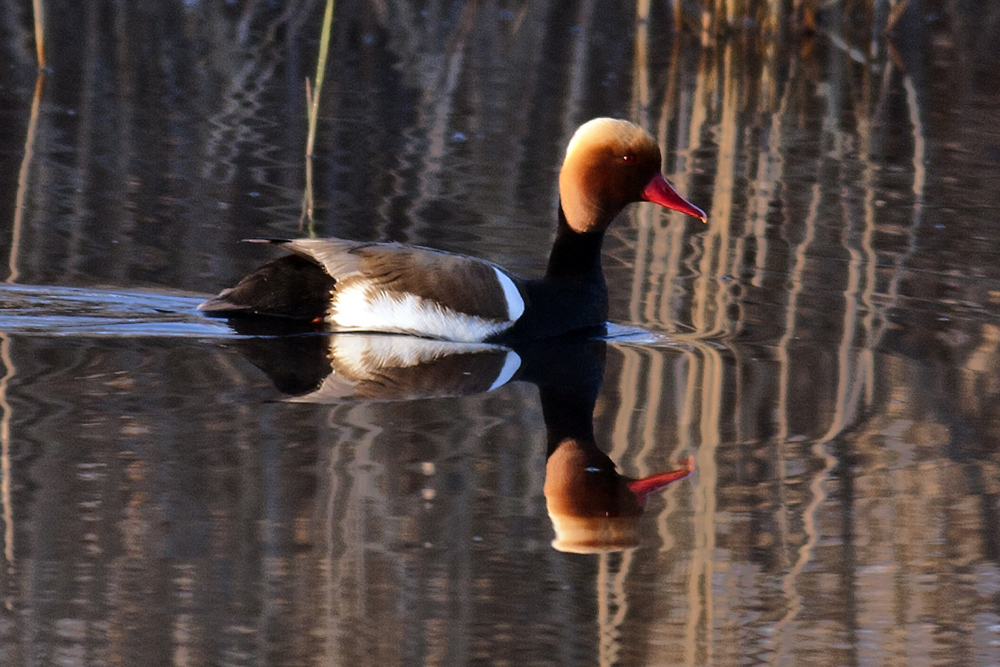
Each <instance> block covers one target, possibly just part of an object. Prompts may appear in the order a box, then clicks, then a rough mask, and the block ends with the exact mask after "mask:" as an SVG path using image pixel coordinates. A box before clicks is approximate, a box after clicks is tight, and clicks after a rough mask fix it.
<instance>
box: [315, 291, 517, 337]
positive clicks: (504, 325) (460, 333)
mask: <svg viewBox="0 0 1000 667" xmlns="http://www.w3.org/2000/svg"><path fill="white" fill-rule="evenodd" d="M504 278H505V279H506V280H507V281H508V282H510V283H511V285H510V286H511V289H514V291H515V292H516V291H517V290H516V289H515V288H514V284H513V282H511V281H510V278H507V277H506V276H504ZM501 284H503V281H501ZM506 291H507V288H506V286H505V287H504V292H505V293H506ZM518 301H520V303H521V310H522V311H523V310H524V302H523V301H521V299H520V295H518ZM513 305H516V304H513ZM513 305H512V304H510V303H509V299H508V308H509V309H510V308H512V307H513ZM327 321H329V322H330V323H331V324H333V325H334V326H335V327H336V328H337V329H340V330H343V331H382V332H392V333H405V334H413V335H415V336H426V337H429V338H440V339H442V340H451V341H457V342H461V343H478V342H480V341H483V340H485V339H486V338H488V337H490V336H492V335H494V334H498V333H500V332H501V331H503V330H505V329H508V328H510V326H511V325H512V324H513V322H511V321H499V320H489V319H486V318H483V317H476V316H474V315H466V314H464V313H459V312H457V311H455V310H452V309H451V308H445V307H444V306H442V305H441V304H439V303H436V302H434V301H430V300H428V299H422V298H420V297H419V296H416V295H413V294H393V293H390V292H376V293H374V294H373V293H372V290H371V288H370V287H368V286H366V285H363V284H355V285H347V286H346V287H345V288H344V289H343V290H338V291H335V292H334V295H333V304H332V305H331V306H330V314H329V315H328V316H327Z"/></svg>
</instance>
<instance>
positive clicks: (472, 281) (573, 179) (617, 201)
mask: <svg viewBox="0 0 1000 667" xmlns="http://www.w3.org/2000/svg"><path fill="white" fill-rule="evenodd" d="M659 170H660V151H659V147H658V146H657V144H656V142H655V140H654V139H653V138H652V137H651V136H650V135H649V134H648V133H647V132H645V131H644V130H642V129H640V128H639V127H637V126H635V125H633V124H632V123H629V122H627V121H618V120H612V119H607V118H601V119H596V120H593V121H590V122H589V123H586V124H585V125H583V126H582V127H581V128H580V129H579V130H578V131H577V133H576V134H575V135H574V137H573V139H572V141H570V144H569V147H568V148H567V151H566V160H565V161H564V163H563V169H562V171H561V173H560V178H559V185H560V207H559V226H558V229H557V231H556V238H555V241H554V242H553V246H552V253H551V255H550V257H549V264H548V268H547V270H546V273H545V276H544V277H542V278H541V279H538V280H523V279H521V278H519V277H517V276H515V275H513V274H511V273H509V272H507V271H506V270H505V269H503V268H502V267H500V266H498V265H496V264H493V263H492V262H488V261H486V260H483V259H478V258H475V257H468V256H464V255H456V254H453V253H447V252H443V251H440V250H432V249H429V248H421V247H417V246H406V245H400V244H396V243H360V242H356V241H345V240H341V239H296V240H290V241H286V240H267V241H264V242H268V243H274V244H277V245H280V246H281V247H283V248H284V249H286V250H288V251H290V252H291V253H292V254H291V255H290V256H287V257H282V258H280V259H277V260H274V261H272V262H270V263H268V264H266V265H264V266H263V267H261V268H260V269H258V270H257V271H255V272H254V273H251V274H250V275H248V276H247V277H246V278H244V279H243V280H242V281H240V283H239V284H237V285H236V286H235V287H233V288H231V289H227V290H225V291H223V292H222V293H221V294H219V296H217V297H215V298H214V299H210V300H209V301H206V302H205V303H203V304H202V305H201V310H204V311H207V312H210V313H214V314H219V315H223V316H230V315H242V314H252V315H273V316H282V317H294V318H301V319H305V320H310V321H324V322H325V323H326V325H327V326H328V327H329V328H330V329H332V330H335V331H369V332H387V333H402V334H411V335H416V336H424V337H428V338H440V339H445V340H454V341H462V342H479V341H486V340H498V339H542V338H552V337H555V336H560V335H563V334H567V333H570V332H574V331H579V330H582V329H587V328H592V327H598V326H602V325H603V324H604V323H605V321H606V319H607V314H608V313H607V310H608V306H607V304H608V297H607V287H606V284H605V282H604V273H603V271H602V269H601V242H602V240H603V238H604V232H605V230H606V229H607V226H608V225H609V224H610V223H611V221H612V220H613V219H614V217H615V216H616V215H617V214H618V213H619V212H620V211H621V210H622V208H624V207H625V206H626V205H627V204H629V203H631V202H634V201H642V200H645V201H651V202H654V203H657V204H660V205H661V206H664V207H666V208H672V209H675V210H679V211H682V212H684V213H687V214H689V215H693V216H696V217H699V218H701V219H702V220H704V219H705V214H704V213H703V212H702V211H701V210H700V209H698V208H696V207H695V206H693V205H691V204H689V203H688V202H686V201H685V200H684V199H683V198H681V197H680V195H678V194H677V193H676V192H675V191H674V190H673V188H671V187H670V185H669V184H668V183H667V181H666V180H665V179H664V178H663V176H662V175H661V174H660V171H659Z"/></svg>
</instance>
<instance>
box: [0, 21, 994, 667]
mask: <svg viewBox="0 0 1000 667" xmlns="http://www.w3.org/2000/svg"><path fill="white" fill-rule="evenodd" d="M48 4H50V5H52V3H48ZM127 4H128V3H124V4H123V3H101V2H97V3H84V4H83V5H78V4H76V3H58V2H57V3H55V4H54V5H52V6H51V7H50V8H49V9H50V16H52V17H54V18H53V25H52V34H51V38H50V49H49V57H50V60H51V63H50V64H51V69H50V71H48V72H47V74H46V75H45V77H44V80H43V81H42V82H41V86H40V89H39V95H38V98H37V102H38V103H37V109H34V110H33V96H34V95H35V92H36V81H35V73H34V66H33V62H34V60H33V58H34V55H33V49H32V42H31V37H30V35H31V24H30V20H29V18H28V17H27V16H24V15H23V8H21V7H20V6H17V8H16V9H15V8H14V5H13V4H11V3H5V4H2V5H0V6H2V7H3V9H4V11H5V15H6V16H9V17H11V18H10V19H9V20H8V19H6V18H5V19H4V21H2V22H0V44H2V47H0V48H2V49H3V61H2V62H3V63H4V67H3V69H2V70H0V119H2V121H0V205H2V210H4V211H7V212H8V213H7V215H6V216H5V217H4V218H3V219H4V220H6V221H7V224H6V226H5V230H6V231H5V232H3V233H2V234H0V257H4V258H5V260H6V261H4V262H0V267H2V268H0V273H2V274H3V275H4V277H5V278H7V283H6V284H5V285H4V286H3V287H2V288H0V306H2V308H0V360H2V367H3V374H2V377H0V514H2V522H0V523H2V525H3V528H4V532H3V536H2V537H3V554H2V561H3V571H2V575H0V598H2V601H3V604H2V605H0V655H2V657H3V658H2V662H3V663H4V664H72V665H88V666H89V665H103V664H109V663H110V664H123V665H134V664H175V665H217V664H232V665H242V664H273V665H313V664H405V665H410V664H441V665H459V664H573V665H578V664H603V665H661V664H686V665H701V664H715V665H736V664H739V665H743V664H784V665H797V664H831V665H832V664H837V665H841V664H843V665H874V664H906V665H952V664H954V665H972V664H984V665H986V664H996V663H998V662H1000V607H998V604H997V600H998V599H1000V598H998V595H1000V547H998V545H1000V535H998V532H997V525H998V521H997V517H998V514H1000V508H998V506H997V500H998V494H1000V488H998V484H997V480H998V479H1000V476H998V472H1000V457H998V454H997V451H996V450H997V448H996V442H997V437H998V434H1000V422H998V419H997V417H996V415H997V414H998V413H997V405H998V398H1000V381H998V377H1000V375H998V373H1000V318H998V316H997V314H996V313H997V304H998V302H1000V272H998V269H997V267H998V266H1000V262H998V261H997V259H998V258H997V252H996V248H997V247H998V241H1000V233H998V231H997V230H998V229H1000V227H998V225H997V224H996V223H997V221H998V220H1000V194H998V193H1000V177H998V174H1000V169H998V166H1000V129H998V127H1000V126H998V125H997V122H996V119H997V112H998V109H1000V84H998V82H997V78H996V76H995V74H994V72H995V71H996V67H997V65H998V63H997V56H996V53H997V50H996V48H995V46H996V44H997V40H998V37H1000V31H998V29H997V26H998V25H1000V23H998V17H997V14H996V10H994V9H992V8H985V9H981V10H977V12H976V13H973V12H971V10H964V9H962V8H958V9H956V8H953V7H951V6H941V7H937V6H936V5H935V6H928V7H923V8H921V10H920V11H917V10H915V9H914V10H908V11H907V13H906V14H905V15H904V18H903V20H902V22H901V23H900V24H899V26H898V28H897V36H896V38H895V40H894V41H892V40H885V39H883V38H881V37H880V38H878V39H876V40H875V41H874V42H872V41H871V40H870V35H869V34H868V33H864V32H859V31H858V30H856V29H855V28H854V27H853V24H851V23H850V22H845V23H844V24H843V25H839V24H837V23H836V22H835V21H833V20H832V17H828V22H827V24H826V28H825V29H826V33H825V34H822V35H820V36H818V37H816V38H801V39H800V38H794V37H792V36H791V35H786V36H785V38H784V39H778V40H775V41H774V42H773V43H771V42H758V41H754V40H747V39H743V38H741V37H735V38H734V39H733V40H731V41H730V42H728V43H722V44H719V45H718V46H712V47H702V46H701V45H700V44H698V42H697V40H696V39H693V38H691V37H690V36H683V37H677V38H674V37H673V32H672V29H671V27H670V16H669V12H668V10H667V8H666V7H660V6H657V7H650V6H648V5H646V4H645V3H639V5H638V9H636V7H633V6H631V5H622V4H620V3H596V2H583V3H581V4H580V5H579V6H574V7H572V8H567V7H566V6H564V5H563V4H562V3H547V2H538V3H505V4H502V5H498V4H495V3H478V4H463V3H458V2H455V3H447V2H446V3H431V4H427V5H424V6H422V7H411V6H409V5H400V6H396V5H393V4H392V3H389V4H384V3H383V4H378V3H376V4H368V3H353V4H352V3H349V2H342V3H338V6H337V18H336V27H335V35H334V44H333V52H332V56H331V58H332V63H333V64H332V65H331V69H330V72H329V74H328V79H327V82H326V86H327V87H326V89H325V92H324V95H323V100H322V105H321V119H320V123H319V127H320V134H319V137H318V141H317V147H318V149H317V162H316V172H317V182H316V191H317V196H318V201H317V210H318V213H317V222H316V224H315V229H314V231H315V232H316V233H317V234H320V235H338V236H344V237H348V238H355V239H373V240H397V241H406V242H414V243H421V244H424V245H431V246H434V247H438V248H442V249H445V250H451V251H457V252H467V253H472V254H476V255H479V256H484V257H488V258H490V259H492V260H494V261H497V262H500V263H502V264H504V265H506V266H509V267H511V268H512V269H514V270H515V271H518V272H521V273H523V274H526V275H537V273H538V272H539V271H540V270H541V268H542V267H543V266H544V261H545V257H546V252H547V248H548V244H549V242H550V239H551V233H552V227H553V220H554V216H555V210H556V208H555V207H556V203H557V193H556V190H555V177H556V174H557V170H558V165H559V162H560V159H561V151H562V150H563V148H564V146H565V143H566V141H567V140H568V138H569V136H570V135H571V133H572V131H573V129H574V128H575V127H576V125H577V124H579V123H580V122H582V121H583V120H586V119H587V118H590V117H593V116H596V115H602V114H607V115H617V116H623V117H628V118H631V119H633V120H636V121H638V122H640V123H642V124H643V125H644V126H645V127H647V128H649V129H650V130H651V131H652V132H653V133H654V134H655V135H656V136H657V137H658V138H659V139H660V141H661V145H662V147H663V149H664V155H665V156H666V159H665V165H664V171H665V173H666V174H667V176H668V177H669V178H670V179H671V180H672V181H673V182H674V183H675V184H676V185H677V187H678V190H679V191H680V192H682V193H683V194H685V196H687V197H688V198H689V199H690V200H691V201H693V202H694V203H696V204H698V205H699V206H701V207H702V208H704V209H706V210H707V211H708V212H709V216H710V219H709V220H710V221H709V224H708V225H705V226H702V225H700V223H697V222H696V221H692V220H690V219H684V218H682V217H681V216H678V215H673V214H666V213H664V212H662V211H660V210H654V209H653V207H650V206H642V205H640V206H635V207H633V208H632V209H630V210H629V211H628V212H627V213H626V214H625V215H623V216H622V217H621V218H620V219H619V220H618V221H617V222H616V224H615V226H613V228H612V230H611V232H610V235H609V238H608V239H607V242H606V244H605V251H606V252H605V271H606V274H607V276H608V281H609V286H610V289H611V309H612V318H613V320H614V321H615V323H616V325H615V326H614V327H613V328H612V329H611V331H610V332H609V336H608V337H607V339H606V340H603V341H576V342H573V343H568V342H567V343H561V344H558V345H554V346H535V347H528V348H522V349H517V350H512V351H508V350H450V352H451V354H450V356H445V357H439V356H435V355H438V354H440V351H433V352H428V351H426V350H413V349H405V350H402V351H399V350H396V351H395V352H394V353H393V354H395V355H396V357H397V358H403V357H405V358H410V359H413V358H423V359H424V360H425V362H426V360H427V359H429V358H433V360H434V370H433V372H431V371H428V370H427V369H426V368H425V367H426V366H428V363H425V364H424V367H416V366H408V365H406V364H400V365H399V368H398V369H396V370H395V371H393V373H389V372H385V373H383V377H382V378H381V380H380V381H379V382H380V383H381V384H380V383H379V382H375V383H374V384H373V382H372V379H371V378H367V379H365V378H361V379H359V378H352V379H350V381H349V382H348V381H340V382H337V383H335V382H333V381H332V380H331V379H330V378H331V377H332V378H340V380H343V376H342V375H337V373H338V372H340V373H342V372H343V369H338V368H337V367H336V365H335V363H333V362H331V361H330V359H329V356H328V351H329V350H330V349H331V346H334V349H337V348H336V346H337V345H341V346H353V347H355V348H357V347H359V346H366V345H367V346H371V349H378V350H381V352H380V353H382V354H385V349H386V348H385V347H384V344H385V342H384V341H381V340H374V339H368V338H365V337H349V338H342V339H338V338H337V337H334V338H333V339H330V338H327V337H324V336H295V337H289V336H266V335H265V336H261V335H252V334H259V333H261V332H250V333H247V332H242V331H236V330H234V329H232V328H231V327H229V326H228V325H227V324H226V323H225V322H221V321H218V320H211V319H207V318H204V317H202V316H200V315H199V314H198V313H197V312H196V311H195V310H194V307H195V305H196V304H197V303H198V302H199V300H200V299H201V298H204V297H205V296H207V295H209V294H211V293H214V292H216V291H218V290H219V289H220V288H222V287H225V286H228V285H231V284H232V283H233V282H234V281H235V280H237V279H238V278H239V277H240V276H241V275H243V274H244V273H245V272H247V271H248V270H250V269H252V268H253V267H254V266H256V265H258V264H259V263H261V262H263V261H265V260H266V259H269V258H270V257H272V256H274V250H269V249H267V248H263V247H260V246H255V245H245V244H244V245H241V244H239V243H238V240H239V239H242V238H246V237H252V236H297V235H300V234H304V233H306V230H303V229H300V226H299V221H298V220H299V212H300V202H301V196H302V190H301V188H302V184H303V179H304V168H303V163H302V152H303V147H304V145H305V128H306V124H305V121H304V94H303V80H304V78H305V76H307V75H311V74H312V71H311V70H312V67H313V58H314V57H315V52H316V48H317V40H318V27H317V26H318V22H319V18H320V16H321V13H322V8H321V7H319V6H317V3H309V2H292V3H249V4H239V3H235V4H221V5H214V4H206V3H198V2H188V3H176V4H174V3H156V4H155V5H150V6H145V5H143V6H142V7H139V6H138V5H137V6H136V7H131V6H125V5H127ZM932 5H933V3H932ZM924 10H926V11H924ZM647 12H648V15H647V14H646V13H647ZM265 333H266V332H265ZM421 355H423V356H421ZM512 355H513V356H512ZM414 368H417V369H418V370H414ZM421 368H422V370H421ZM387 378H388V379H387ZM415 378H416V380H417V381H418V382H417V386H418V388H417V389H414V388H413V384H412V383H413V381H414V380H415ZM504 380H507V381H506V382H504ZM324 383H325V385H324ZM334 385H335V386H334ZM324 386H326V387H327V391H326V392H325V393H323V392H322V391H321V388H322V387H324ZM331 387H333V389H331ZM386 387H388V389H386ZM401 387H402V388H405V391H403V389H401ZM334 389H335V391H334ZM348 390H349V391H350V392H354V394H355V395H354V396H353V397H348V398H345V397H344V396H343V394H344V393H345V392H348ZM390 390H392V391H390ZM393 391H395V392H396V393H395V394H393V393H392V392H393ZM338 392H339V393H338ZM386 392H388V393H386ZM557 445H558V446H557ZM549 454H551V456H549ZM605 455H606V456H605ZM688 457H691V458H692V459H693V468H694V470H693V473H692V474H691V475H690V476H688V477H686V478H682V479H679V480H676V481H674V482H672V483H671V484H669V485H668V486H666V487H665V488H663V489H662V490H657V491H654V492H652V493H651V494H650V495H649V496H648V499H647V501H646V503H645V506H644V507H643V508H638V507H632V506H628V507H627V506H626V505H624V504H622V502H623V501H622V497H623V496H621V495H616V494H620V492H621V489H622V485H624V484H625V483H626V481H627V480H628V479H635V478H642V477H646V476H649V475H652V474H653V473H657V472H661V471H668V470H678V469H683V467H684V465H686V462H687V460H688ZM611 464H614V465H615V466H617V471H613V470H611V469H610V467H609V466H610V465H611ZM588 468H589V469H591V470H589V471H588V470H587V469H588ZM622 476H624V477H622ZM596 477H599V478H600V480H602V481H600V482H599V483H593V479H594V478H596ZM581 480H583V481H581ZM586 480H591V482H586V483H584V482H585V481H586ZM574 494H575V495H574ZM601 503H610V505H602V504H601ZM587 507H589V508H590V509H588V510H587V511H588V512H590V514H591V515H593V514H600V512H601V511H603V510H601V508H605V507H607V508H613V510H614V511H612V509H607V511H612V513H616V512H617V513H618V514H620V515H621V516H620V517H619V519H618V520H614V521H612V520H610V519H609V520H606V521H605V520H600V519H599V517H598V518H597V519H595V518H594V517H593V516H591V518H590V520H588V521H589V523H588V522H583V523H584V527H585V528H586V529H587V530H585V531H583V532H582V533H574V534H575V535H580V534H583V535H585V536H589V537H590V538H593V536H594V535H597V536H598V537H599V538H600V539H599V540H597V542H596V543H594V542H592V543H589V544H587V545H583V544H580V543H576V542H573V539H572V536H570V537H567V533H559V534H557V532H556V529H557V528H558V529H560V530H565V529H566V527H567V526H571V525H577V523H579V522H577V523H574V521H575V520H574V519H573V518H572V515H573V512H581V511H583V510H581V508H587ZM595 507H597V508H598V509H597V510H595V509H594V508H595ZM574 508H575V509H574ZM601 540H603V541H601ZM556 547H558V549H557V548H556ZM560 549H562V550H560ZM574 551H576V552H579V551H584V552H587V553H574Z"/></svg>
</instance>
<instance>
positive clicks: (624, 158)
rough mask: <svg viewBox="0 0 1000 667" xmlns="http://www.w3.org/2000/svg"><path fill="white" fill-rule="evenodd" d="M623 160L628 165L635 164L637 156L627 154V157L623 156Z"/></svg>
mask: <svg viewBox="0 0 1000 667" xmlns="http://www.w3.org/2000/svg"><path fill="white" fill-rule="evenodd" d="M622 160H624V161H625V162H628V163H631V162H635V156H634V155H632V154H631V153H625V155H623V156H622Z"/></svg>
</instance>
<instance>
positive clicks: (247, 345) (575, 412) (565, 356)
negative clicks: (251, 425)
mask: <svg viewBox="0 0 1000 667" xmlns="http://www.w3.org/2000/svg"><path fill="white" fill-rule="evenodd" d="M236 345H237V347H238V348H239V349H240V351H241V352H242V353H243V354H244V355H245V356H246V357H247V358H248V359H249V360H250V361H251V362H252V363H253V364H254V365H256V366H257V367H258V368H260V369H261V370H263V371H264V372H265V373H267V375H268V376H269V377H270V378H271V380H272V381H273V382H274V384H275V386H276V387H277V388H278V389H279V390H280V391H282V392H283V393H285V394H288V395H289V396H288V398H287V399H286V400H289V401H294V402H307V403H333V402H337V401H343V400H350V399H360V400H415V399H421V398H438V397H445V396H452V397H454V396H468V395H472V394H477V393H481V392H485V391H491V390H493V389H496V388H497V387H500V386H502V385H504V384H506V383H508V382H511V381H515V380H517V381H524V382H530V383H532V384H534V385H536V386H537V387H538V390H539V396H540V399H541V407H542V414H543V416H544V421H545V427H546V431H547V443H548V452H547V458H546V465H545V484H544V494H545V500H546V505H547V508H548V513H549V517H550V519H551V521H552V526H553V528H554V530H555V539H554V540H553V541H552V546H553V547H554V548H556V549H558V550H560V551H566V552H575V553H593V552H601V551H618V550H623V549H627V548H631V547H635V546H637V545H638V544H639V517H640V516H641V515H642V512H643V508H644V506H645V504H646V499H647V498H648V497H649V496H650V495H651V494H653V493H655V492H657V491H659V490H661V489H663V488H664V487H666V486H667V485H668V484H670V483H672V482H675V481H677V480H679V479H683V478H684V477H687V476H688V475H689V474H690V473H691V472H692V470H693V459H688V460H687V461H684V462H682V463H680V464H679V467H678V468H677V469H674V470H668V471H663V472H659V473H656V474H653V475H649V476H646V477H642V478H639V479H633V478H629V477H626V476H624V475H621V474H620V473H619V472H618V470H617V467H616V466H615V463H614V461H612V460H611V458H610V457H609V456H608V455H607V454H605V453H604V452H602V451H601V450H600V448H599V447H598V446H597V442H596V439H595V436H594V408H595V405H596V402H597V396H598V394H599V392H600V388H601V382H602V380H603V376H604V357H605V351H606V347H607V344H606V343H605V341H603V340H593V339H572V340H558V341H546V342H538V343H532V344H529V345H524V346H518V347H517V348H516V349H515V348H510V347H505V346H500V345H488V344H467V343H452V342H447V341H436V340H429V339H423V338H415V337H411V336H401V335H386V334H333V335H317V334H308V335H292V336H288V335H285V336H276V337H265V338H260V337H256V338H246V339H241V340H240V341H239V342H238V343H237V344H236Z"/></svg>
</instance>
